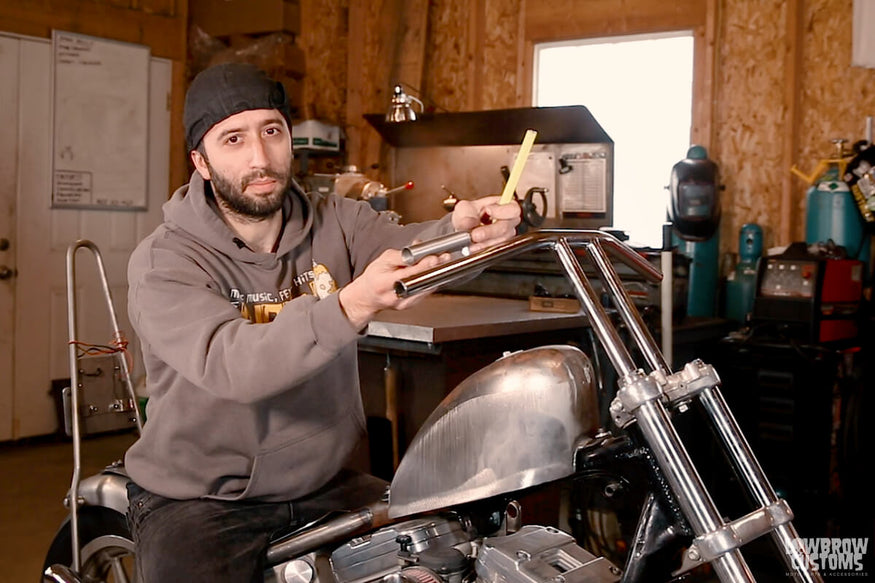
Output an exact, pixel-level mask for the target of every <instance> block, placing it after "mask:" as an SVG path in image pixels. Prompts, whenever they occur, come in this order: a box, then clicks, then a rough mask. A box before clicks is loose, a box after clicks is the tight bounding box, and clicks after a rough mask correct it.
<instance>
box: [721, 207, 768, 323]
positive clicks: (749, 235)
mask: <svg viewBox="0 0 875 583" xmlns="http://www.w3.org/2000/svg"><path fill="white" fill-rule="evenodd" d="M762 254H763V230H762V228H761V227H760V226H759V225H757V224H755V223H747V224H745V225H742V227H741V229H740V231H739V234H738V263H737V264H736V265H735V269H734V270H733V271H732V272H731V273H730V274H729V276H728V277H727V278H726V317H727V318H729V319H730V320H735V321H737V322H745V321H746V320H747V316H748V314H750V313H751V311H752V310H753V300H754V296H755V295H756V279H757V263H758V262H759V259H760V257H762Z"/></svg>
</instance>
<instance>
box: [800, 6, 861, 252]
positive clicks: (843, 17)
mask: <svg viewBox="0 0 875 583" xmlns="http://www.w3.org/2000/svg"><path fill="white" fill-rule="evenodd" d="M852 4H853V2H852V0H807V1H806V2H805V11H804V14H803V19H802V23H801V25H802V43H803V49H802V76H801V84H800V92H799V109H800V115H799V124H798V128H799V138H798V142H799V153H798V156H797V157H798V164H799V166H800V168H802V169H803V170H806V171H808V172H811V171H812V169H813V168H814V167H815V165H816V163H817V161H818V160H819V159H821V158H825V157H827V155H828V154H829V152H830V140H832V139H835V138H843V139H846V140H848V143H849V144H851V143H853V142H855V141H857V140H861V139H864V138H865V137H866V136H865V125H866V117H867V116H875V69H865V68H860V67H851V66H850V62H851V50H852V43H851V31H852V20H851V15H852ZM795 184H796V187H797V189H800V190H801V189H802V188H804V185H803V184H801V182H800V181H799V180H796V181H795ZM795 200H796V202H797V204H796V208H797V209H799V210H800V212H801V211H802V210H804V207H803V205H804V201H805V199H804V196H802V195H801V192H798V193H797V196H796V198H795ZM803 216H804V215H803ZM796 225H797V227H798V230H797V231H796V237H795V238H797V239H798V238H802V237H803V236H804V233H803V232H802V227H801V225H802V221H797V223H796Z"/></svg>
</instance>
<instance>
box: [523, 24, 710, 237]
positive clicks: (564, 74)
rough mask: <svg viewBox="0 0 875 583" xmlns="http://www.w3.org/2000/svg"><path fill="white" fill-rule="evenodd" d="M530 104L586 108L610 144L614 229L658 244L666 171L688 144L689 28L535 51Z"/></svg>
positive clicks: (690, 92)
mask: <svg viewBox="0 0 875 583" xmlns="http://www.w3.org/2000/svg"><path fill="white" fill-rule="evenodd" d="M534 63H535V74H534V91H533V96H534V105H535V106H541V107H543V106H557V105H584V106H586V107H587V108H588V109H589V110H590V112H591V113H592V114H593V116H594V117H595V119H596V121H598V122H599V123H600V124H601V126H602V127H603V128H604V129H605V131H606V132H607V133H608V135H609V136H610V137H611V139H612V140H613V141H614V225H613V226H614V227H615V228H618V229H622V230H624V231H626V233H627V234H629V236H630V241H629V242H630V243H633V244H635V245H649V246H653V247H659V246H661V244H662V224H663V223H664V222H665V218H666V211H665V209H666V202H667V200H668V191H667V190H666V189H665V187H666V186H667V185H668V183H669V178H670V176H671V168H672V166H674V165H675V164H676V163H677V162H678V161H680V160H682V159H683V158H685V157H686V153H687V150H688V149H689V147H690V127H691V122H692V119H691V118H692V97H693V34H692V32H690V31H683V32H677V33H667V34H651V35H636V36H624V37H610V38H600V39H586V40H578V41H566V42H557V43H544V44H538V45H536V46H535V58H534Z"/></svg>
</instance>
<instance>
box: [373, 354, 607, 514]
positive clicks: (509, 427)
mask: <svg viewBox="0 0 875 583" xmlns="http://www.w3.org/2000/svg"><path fill="white" fill-rule="evenodd" d="M598 424H599V420H598V405H597V401H596V389H595V378H594V374H593V369H592V364H591V363H590V360H589V358H588V357H587V356H586V355H585V354H584V353H583V352H581V351H580V350H579V349H577V348H573V347H571V346H543V347H539V348H533V349H531V350H525V351H520V352H515V353H512V354H509V355H507V356H505V357H503V358H500V359H499V360H497V361H495V362H494V363H492V364H490V365H489V366H487V367H486V368H483V369H481V370H480V371H478V372H476V373H474V374H473V375H471V376H470V377H468V378H467V379H466V380H465V381H463V382H462V383H461V384H460V385H459V386H457V387H456V388H455V389H454V390H453V391H452V392H451V393H450V394H449V395H447V397H446V398H445V399H444V400H443V401H442V402H441V403H440V405H438V407H437V408H436V409H435V410H434V411H433V412H432V414H431V415H430V416H429V418H428V419H427V420H426V421H425V423H424V424H423V426H422V428H421V429H420V431H419V433H418V434H417V435H416V437H415V438H414V439H413V442H412V443H411V444H410V447H409V448H408V449H407V453H406V454H405V456H404V458H403V459H402V460H401V463H400V465H399V467H398V471H397V472H396V473H395V478H394V479H393V480H392V485H391V487H390V490H389V516H391V517H401V516H407V515H410V514H414V513H418V512H428V511H431V510H436V509H439V508H445V507H448V506H453V505H456V504H461V503H464V502H470V501H472V500H478V499H481V498H487V497H490V496H495V495H498V494H503V493H507V492H513V491H516V490H520V489H523V488H528V487H530V486H536V485H538V484H543V483H546V482H549V481H552V480H557V479H560V478H564V477H566V476H569V475H571V474H572V473H573V471H574V452H575V449H576V447H577V446H578V445H579V444H581V443H582V442H584V441H585V440H586V439H587V438H590V437H592V436H594V435H595V434H596V432H597V430H598Z"/></svg>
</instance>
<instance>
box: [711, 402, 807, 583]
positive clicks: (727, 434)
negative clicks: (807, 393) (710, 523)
mask: <svg viewBox="0 0 875 583" xmlns="http://www.w3.org/2000/svg"><path fill="white" fill-rule="evenodd" d="M699 398H700V400H701V402H702V405H703V406H704V407H705V410H706V411H707V413H708V415H709V416H710V417H711V419H712V421H713V425H714V428H715V429H716V430H717V433H718V434H719V435H720V438H721V440H722V441H723V444H724V445H725V446H726V449H727V450H728V452H729V456H730V458H731V459H732V461H733V462H734V464H735V467H736V468H737V469H738V471H739V474H741V477H742V480H743V481H744V484H745V486H747V489H748V491H749V492H750V494H751V496H753V498H754V500H755V501H756V503H757V504H758V505H759V506H762V507H766V506H770V505H771V504H773V503H775V502H777V501H778V496H777V494H776V493H775V490H774V489H773V488H772V485H771V484H770V483H769V480H768V478H767V477H766V474H765V472H763V469H762V467H761V466H760V464H759V462H758V461H757V459H756V456H754V454H753V451H752V450H751V449H750V446H749V445H748V443H747V440H746V439H745V437H744V434H743V433H742V432H741V429H740V428H739V427H738V424H737V423H736V421H735V418H734V417H733V416H732V413H731V411H730V410H729V407H728V406H727V404H726V401H725V400H724V399H723V395H722V393H721V392H720V390H719V389H717V388H716V387H715V388H709V389H705V390H703V391H702V392H701V394H700V396H699ZM771 535H772V539H773V540H774V542H775V544H776V545H778V549H780V551H779V554H780V555H781V557H782V559H783V560H784V562H785V563H786V565H787V567H788V568H789V570H790V572H791V573H792V574H793V579H794V580H795V581H797V582H806V583H808V582H811V583H814V582H820V581H822V579H821V577H820V574H819V573H818V572H817V571H816V570H813V569H810V568H809V566H810V565H811V562H810V561H809V560H808V557H806V556H804V555H803V554H802V553H803V552H802V551H801V550H800V549H799V548H798V546H797V544H796V541H797V539H798V538H799V534H798V533H797V532H796V528H795V527H794V526H793V523H792V522H788V523H786V524H782V525H780V526H778V527H777V528H775V529H774V530H773V531H772V532H771Z"/></svg>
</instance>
